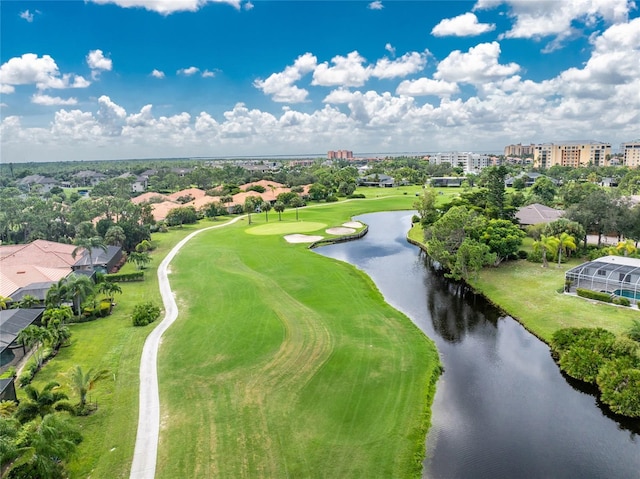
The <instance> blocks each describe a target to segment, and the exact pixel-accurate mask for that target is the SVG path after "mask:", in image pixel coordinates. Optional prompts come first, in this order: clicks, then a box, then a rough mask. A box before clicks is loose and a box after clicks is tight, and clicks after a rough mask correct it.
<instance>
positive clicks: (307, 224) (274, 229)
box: [246, 221, 327, 235]
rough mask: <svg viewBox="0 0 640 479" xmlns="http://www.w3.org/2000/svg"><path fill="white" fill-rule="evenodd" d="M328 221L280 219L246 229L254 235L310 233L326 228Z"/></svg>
mask: <svg viewBox="0 0 640 479" xmlns="http://www.w3.org/2000/svg"><path fill="white" fill-rule="evenodd" d="M326 226H327V225H326V223H316V222H314V221H296V222H293V223H285V222H281V221H278V222H277V223H275V222H274V223H267V224H264V225H260V226H254V227H253V228H249V229H247V230H246V232H247V233H249V234H252V235H286V234H290V233H308V232H310V231H317V230H320V229H322V228H325V227H326Z"/></svg>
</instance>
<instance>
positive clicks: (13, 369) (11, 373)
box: [0, 366, 16, 379]
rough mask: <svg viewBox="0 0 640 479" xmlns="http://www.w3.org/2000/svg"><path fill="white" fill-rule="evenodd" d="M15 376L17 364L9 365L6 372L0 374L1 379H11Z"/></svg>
mask: <svg viewBox="0 0 640 479" xmlns="http://www.w3.org/2000/svg"><path fill="white" fill-rule="evenodd" d="M15 377H16V367H15V366H11V367H9V368H8V369H7V370H6V371H5V372H3V373H2V374H0V379H9V378H15Z"/></svg>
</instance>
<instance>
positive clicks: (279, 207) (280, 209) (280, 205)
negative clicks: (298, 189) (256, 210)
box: [273, 201, 284, 221]
mask: <svg viewBox="0 0 640 479" xmlns="http://www.w3.org/2000/svg"><path fill="white" fill-rule="evenodd" d="M273 209H274V210H276V211H277V212H278V221H282V212H283V211H284V203H283V202H282V201H276V203H275V204H274V205H273Z"/></svg>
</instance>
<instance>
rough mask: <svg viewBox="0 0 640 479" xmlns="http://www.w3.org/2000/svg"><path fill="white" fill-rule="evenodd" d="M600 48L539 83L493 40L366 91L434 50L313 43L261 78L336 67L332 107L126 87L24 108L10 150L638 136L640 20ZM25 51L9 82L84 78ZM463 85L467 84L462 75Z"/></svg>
mask: <svg viewBox="0 0 640 479" xmlns="http://www.w3.org/2000/svg"><path fill="white" fill-rule="evenodd" d="M590 48H591V53H590V55H589V58H588V59H587V61H585V63H584V64H583V65H581V66H580V67H577V68H569V69H567V70H565V71H563V72H560V73H559V74H557V75H556V76H554V77H552V78H547V79H545V80H541V81H533V80H530V79H527V78H524V75H525V74H524V73H522V72H520V68H519V65H517V64H513V63H508V64H501V63H500V62H499V57H500V45H499V44H498V43H497V42H493V43H481V44H479V45H476V46H474V47H473V48H469V49H468V50H467V51H455V52H452V53H451V54H450V55H449V56H447V57H446V58H444V59H443V60H442V61H441V62H440V63H439V64H438V65H437V66H436V67H435V69H436V71H435V73H434V75H433V76H432V77H428V78H427V77H426V76H425V77H424V78H414V77H413V76H409V77H407V78H406V79H404V81H401V80H398V81H396V82H395V83H394V84H395V85H396V88H395V92H394V93H391V92H381V91H380V92H376V91H366V90H364V89H363V90H362V91H357V90H356V91H354V87H353V86H352V85H353V84H355V83H358V82H361V81H366V80H367V79H369V78H371V77H373V76H374V74H378V75H380V76H381V77H385V76H384V75H389V76H388V77H385V78H389V80H388V83H391V81H392V79H393V78H401V77H402V75H403V74H404V73H406V71H407V70H408V71H412V72H414V76H415V72H417V71H419V67H421V66H422V67H424V63H423V62H424V61H425V60H426V56H427V53H423V54H416V53H409V54H407V55H404V56H403V57H401V58H399V59H397V60H395V61H391V60H387V59H384V60H385V61H384V62H383V61H378V62H376V63H374V64H368V63H367V62H366V61H365V60H364V58H362V57H360V56H359V55H358V54H357V52H353V53H352V54H350V55H351V56H350V57H349V56H347V57H339V58H340V61H333V62H332V63H331V65H329V64H327V63H321V64H319V65H318V64H317V60H316V59H315V57H314V56H313V55H312V54H311V53H307V54H304V55H302V56H300V57H299V58H298V59H296V60H295V61H294V62H293V63H292V65H290V66H288V67H286V68H285V69H284V70H283V71H282V72H279V73H275V74H273V75H271V76H270V77H268V78H267V79H266V80H260V83H259V84H256V87H258V88H260V89H261V90H262V91H264V92H265V93H266V94H268V95H271V96H274V97H275V96H276V95H282V96H286V95H292V97H293V99H295V95H296V90H295V88H296V84H297V83H299V82H300V81H302V79H303V77H304V75H308V77H307V79H308V78H309V77H311V76H312V75H310V74H311V73H312V72H313V73H314V74H315V73H316V72H317V71H318V69H319V68H320V67H321V66H323V68H324V71H323V72H322V71H321V73H324V74H325V77H322V75H320V76H319V81H322V82H324V83H326V84H327V85H328V86H333V87H334V88H333V89H332V90H331V91H330V92H329V93H328V94H326V95H325V97H324V101H323V105H322V106H320V107H317V108H313V104H312V103H307V104H305V106H304V108H300V109H295V108H294V107H293V106H284V107H283V108H281V111H280V112H273V111H263V110H261V109H258V108H253V107H251V106H250V105H247V104H243V103H237V104H236V105H235V106H233V107H231V108H228V109H227V111H225V112H223V113H220V112H215V113H214V112H212V111H201V112H200V113H199V114H197V115H191V114H190V113H187V112H186V111H181V110H177V111H173V112H170V113H168V114H164V115H163V114H160V112H166V111H168V110H169V109H170V107H169V106H167V105H162V106H158V107H154V106H153V105H151V104H147V105H145V106H143V107H142V108H140V109H139V105H137V106H135V108H136V110H131V111H132V112H129V111H127V109H128V107H127V109H125V107H124V103H123V104H122V105H120V104H118V100H117V99H115V97H114V100H112V99H111V98H110V97H109V96H106V95H103V96H101V97H99V98H98V100H97V101H93V103H91V100H84V99H83V100H82V107H81V108H80V107H77V108H76V107H70V108H61V109H57V111H56V113H55V114H54V115H53V118H52V120H51V121H50V123H49V124H48V125H47V126H46V127H30V126H26V125H27V124H28V123H32V120H31V119H29V122H27V121H26V120H23V121H24V125H23V124H22V123H21V119H20V117H18V116H16V115H10V116H5V117H4V118H3V120H2V124H1V127H0V128H1V132H2V134H1V141H2V143H1V146H2V152H3V158H7V161H38V160H44V159H47V160H56V159H60V160H62V159H65V160H70V159H93V158H96V159H101V158H104V159H107V158H122V157H149V156H178V155H179V156H211V155H216V156H218V155H220V156H222V155H255V154H264V155H267V154H302V153H311V152H321V151H325V150H326V149H327V145H341V144H342V145H348V147H349V149H353V150H354V151H356V152H357V151H379V152H385V151H389V152H394V151H396V152H397V151H434V150H456V149H462V150H467V149H473V150H476V151H481V150H493V151H496V150H500V149H501V148H502V147H503V146H504V145H505V144H508V143H512V142H514V141H515V142H518V141H522V142H528V141H533V142H544V141H553V140H558V139H571V138H584V137H585V132H587V133H586V134H588V136H589V138H592V139H594V140H602V141H609V142H611V143H612V144H614V145H616V143H619V142H621V141H628V140H631V139H634V138H636V137H637V136H638V128H637V125H638V124H640V19H634V20H632V21H630V22H626V23H620V24H615V25H612V26H610V27H609V28H607V29H606V30H605V31H603V32H602V33H597V34H595V35H594V36H593V38H592V40H591V44H590ZM421 55H423V56H424V57H423V56H421ZM18 60H19V61H20V62H21V63H20V65H21V67H20V68H17V67H16V66H15V65H14V64H11V65H9V66H7V64H8V63H9V62H7V64H5V65H3V66H2V67H1V68H2V78H3V80H4V79H5V78H9V79H10V80H11V81H12V82H13V83H6V86H7V87H13V86H14V85H16V86H17V85H24V84H32V85H36V84H38V83H41V84H49V85H50V84H52V83H55V82H56V81H57V82H60V83H65V82H66V84H67V85H71V84H72V83H74V81H75V80H74V79H73V78H71V77H67V79H66V80H65V76H64V75H61V74H60V73H59V71H58V69H57V66H55V62H53V60H52V59H51V60H47V59H45V58H44V57H43V58H38V57H35V56H34V57H33V58H31V60H33V61H34V62H33V63H35V64H36V65H38V68H36V67H33V65H32V63H28V62H27V64H28V65H31V67H30V68H26V66H25V65H27V64H23V63H22V59H21V58H19V59H18ZM35 60H38V62H35ZM334 60H335V59H334ZM314 65H315V66H314ZM339 66H341V67H343V68H342V70H340V69H339V68H338V67H339ZM376 69H378V70H377V71H376ZM320 70H322V69H320ZM199 71H200V70H199ZM392 71H394V72H396V73H394V74H393V75H392V74H391V73H389V72H392ZM5 72H6V73H7V74H8V73H10V75H5ZM313 78H314V79H315V76H313ZM54 80H55V81H54ZM330 80H331V81H330ZM462 84H464V90H463V91H462V92H461V91H460V90H459V89H458V88H459V86H458V85H460V86H462ZM317 86H319V87H322V86H326V85H321V84H320V83H318V85H317ZM34 90H35V89H34ZM318 90H320V88H318ZM69 100H71V99H67V100H64V99H62V98H57V97H54V96H48V95H44V94H43V93H42V91H38V92H37V94H36V95H34V96H33V97H32V101H34V102H40V103H41V104H51V105H53V104H56V102H60V101H63V102H64V101H69ZM10 107H11V108H12V110H11V112H12V113H13V112H14V111H15V110H13V105H11V106H10ZM3 111H6V110H3ZM589 132H591V133H589ZM26 145H28V147H26Z"/></svg>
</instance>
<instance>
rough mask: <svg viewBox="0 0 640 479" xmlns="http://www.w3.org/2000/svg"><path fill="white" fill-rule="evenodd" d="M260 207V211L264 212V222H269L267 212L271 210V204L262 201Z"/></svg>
mask: <svg viewBox="0 0 640 479" xmlns="http://www.w3.org/2000/svg"><path fill="white" fill-rule="evenodd" d="M260 207H261V208H262V211H264V217H265V219H266V222H267V223H268V222H269V211H270V210H271V203H269V202H268V201H263V202H262V204H261V205H260Z"/></svg>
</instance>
